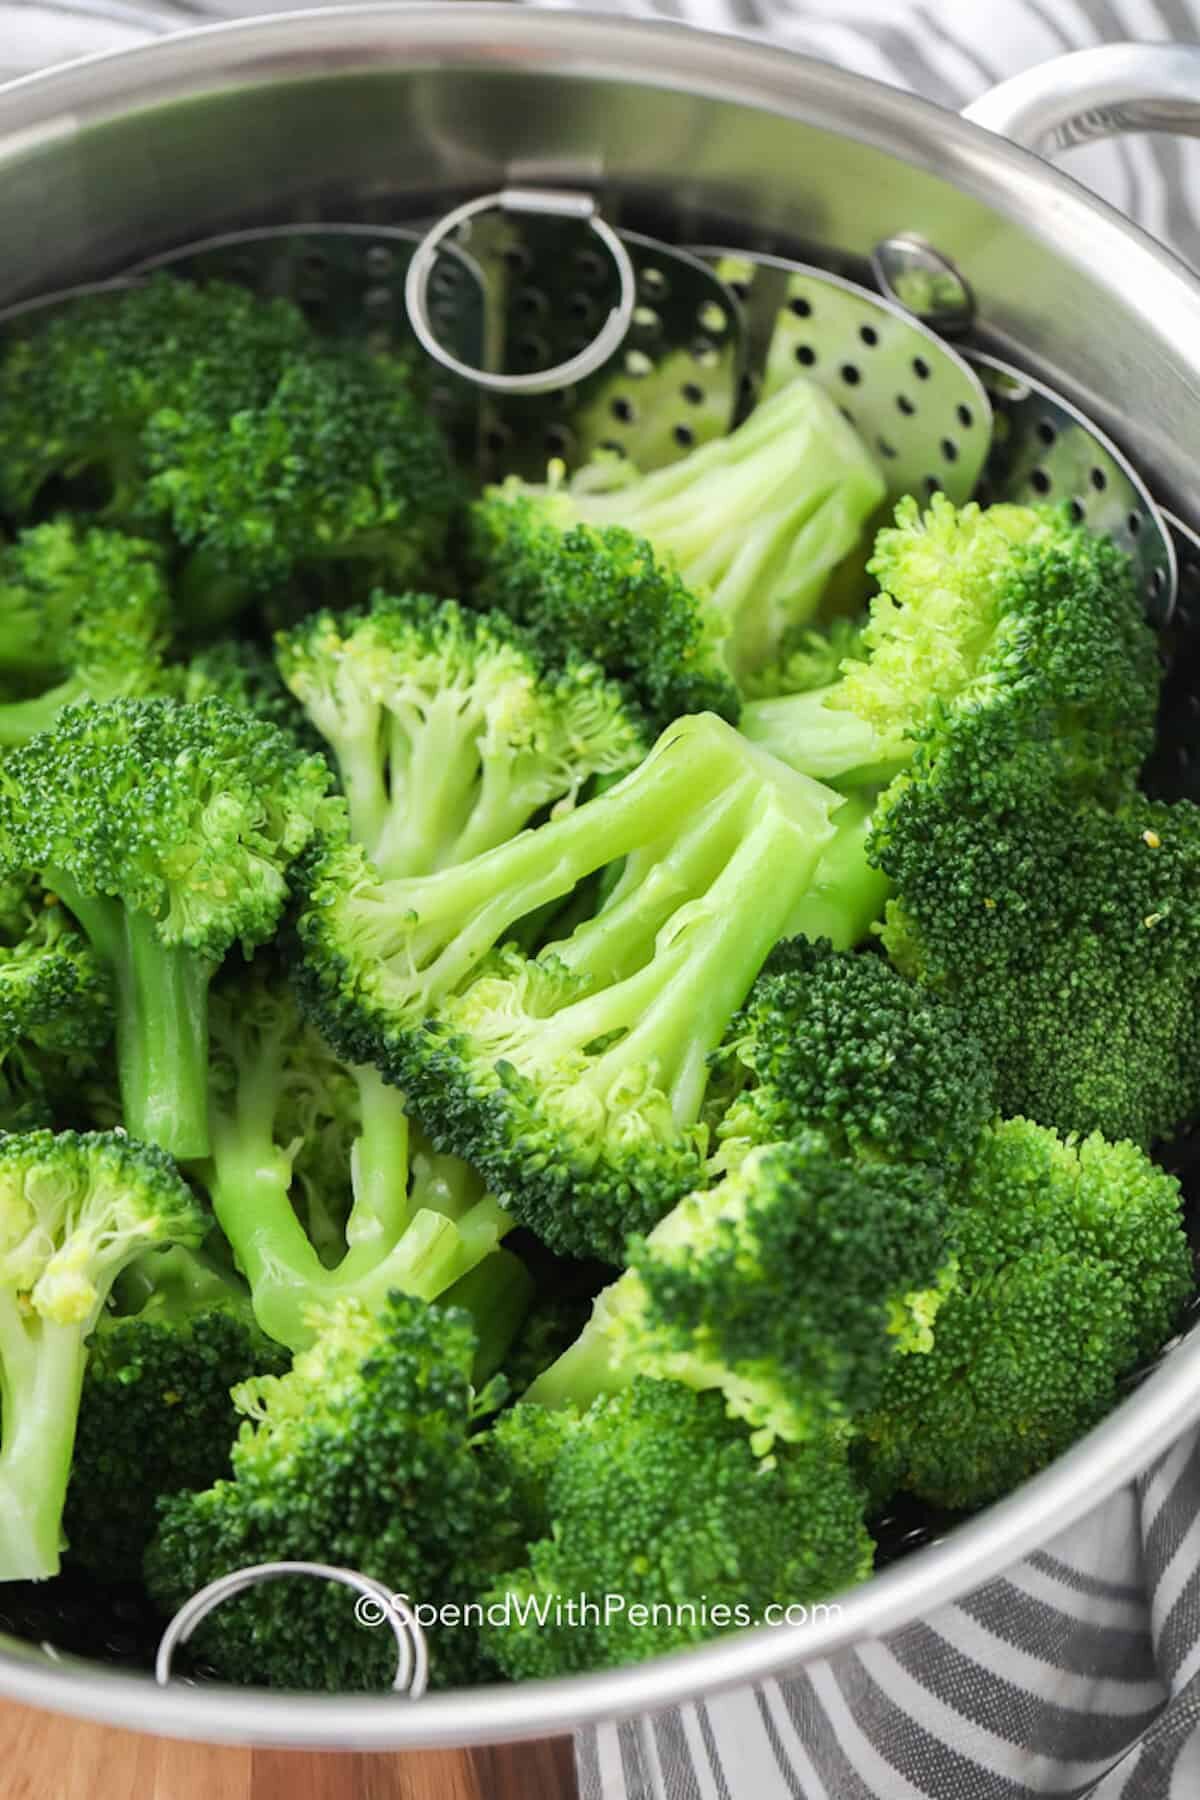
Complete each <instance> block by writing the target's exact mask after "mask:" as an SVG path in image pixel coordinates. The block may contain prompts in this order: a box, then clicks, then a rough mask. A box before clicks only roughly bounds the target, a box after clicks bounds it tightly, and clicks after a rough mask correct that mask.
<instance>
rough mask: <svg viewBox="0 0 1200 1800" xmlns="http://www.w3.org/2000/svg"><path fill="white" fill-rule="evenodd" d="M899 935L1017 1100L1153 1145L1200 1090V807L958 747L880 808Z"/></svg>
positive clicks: (910, 965)
mask: <svg viewBox="0 0 1200 1800" xmlns="http://www.w3.org/2000/svg"><path fill="white" fill-rule="evenodd" d="M871 853H872V855H873V856H875V857H876V858H877V860H878V861H879V862H880V864H881V865H882V867H883V868H884V870H886V872H887V873H888V875H889V876H890V877H891V878H892V881H893V884H894V887H895V898H894V900H893V901H892V903H891V904H890V906H889V908H888V912H887V920H886V925H885V929H884V931H883V942H884V945H885V947H886V948H887V950H888V953H889V954H890V956H891V957H892V960H893V961H894V962H895V963H896V964H897V966H898V967H899V968H900V969H902V970H903V971H904V972H905V973H906V974H908V975H911V976H912V977H914V978H915V979H916V980H917V981H918V982H919V983H920V984H921V985H922V986H923V987H924V988H926V989H927V990H928V991H930V992H931V993H933V994H936V995H938V996H939V997H942V998H945V999H946V1000H948V1001H950V1002H951V1003H953V1005H954V1006H955V1007H956V1008H957V1009H958V1011H959V1012H960V1014H961V1015H962V1016H963V1018H964V1019H965V1020H966V1023H967V1025H968V1026H969V1028H970V1029H971V1030H972V1031H973V1033H974V1034H975V1035H976V1036H977V1037H978V1038H979V1039H980V1040H981V1041H982V1042H983V1044H984V1045H985V1046H986V1048H987V1051H988V1055H989V1057H990V1059H991V1060H992V1062H993V1064H994V1066H995V1069H996V1075H997V1087H998V1097H999V1104H1000V1108H1001V1111H1003V1112H1005V1113H1013V1112H1021V1113H1025V1114H1027V1115H1028V1116H1029V1117H1031V1118H1034V1119H1037V1120H1039V1121H1040V1122H1041V1123H1042V1124H1045V1125H1055V1126H1057V1127H1059V1128H1060V1129H1061V1130H1065V1131H1080V1132H1088V1131H1094V1130H1095V1131H1102V1132H1103V1133H1104V1134H1105V1135H1106V1136H1107V1137H1112V1138H1121V1137H1128V1138H1132V1139H1134V1140H1135V1141H1137V1142H1139V1143H1143V1144H1149V1143H1151V1142H1153V1141H1154V1140H1155V1139H1156V1138H1158V1137H1162V1136H1167V1135H1169V1134H1170V1133H1171V1132H1173V1131H1174V1130H1175V1128H1176V1127H1177V1126H1178V1125H1179V1124H1181V1123H1182V1122H1183V1121H1184V1120H1186V1119H1188V1118H1190V1117H1191V1116H1192V1114H1193V1113H1194V1111H1195V1107H1196V1097H1197V1095H1198V1094H1200V1010H1198V1008H1197V970H1198V968H1200V810H1198V809H1197V808H1196V807H1194V806H1192V805H1191V804H1190V803H1188V802H1186V801H1180V802H1179V803H1177V804H1175V805H1163V804H1160V803H1156V802H1152V801H1149V800H1146V799H1144V798H1142V797H1141V796H1134V797H1133V798H1131V799H1129V800H1128V801H1127V802H1126V803H1125V804H1124V805H1122V806H1120V807H1119V808H1117V809H1116V810H1115V811H1109V810H1107V809H1106V808H1104V807H1102V806H1100V805H1098V804H1096V803H1094V802H1090V801H1079V802H1077V801H1074V800H1072V798H1071V797H1070V796H1069V795H1068V794H1065V793H1063V792H1061V791H1056V790H1054V789H1053V788H1051V787H1049V786H1047V785H1045V784H1041V785H1039V784H1038V783H1036V782H1034V781H1032V780H1029V779H1026V777H1025V774H1024V771H1023V769H1022V766H1021V765H1020V763H1019V762H1018V763H1015V764H1014V763H1011V762H1010V763H1005V764H1001V765H998V766H997V767H995V768H993V769H992V770H990V771H988V772H987V773H986V774H985V775H983V776H982V777H981V776H980V774H979V772H978V771H977V770H976V768H975V766H974V764H973V762H971V761H969V760H968V761H967V762H966V763H965V766H963V765H962V764H960V762H959V760H958V759H957V758H955V757H950V756H946V757H944V758H943V759H942V761H941V763H940V765H939V772H938V775H937V778H936V780H932V781H929V782H925V781H922V780H920V779H916V778H914V779H913V780H912V781H911V782H908V783H905V784H904V786H903V788H902V789H901V790H900V791H899V792H898V793H897V795H896V796H895V798H894V801H893V802H891V803H889V805H888V806H887V807H886V809H884V811H883V812H882V814H881V815H880V816H878V817H877V822H876V830H875V834H874V838H873V842H872V851H871Z"/></svg>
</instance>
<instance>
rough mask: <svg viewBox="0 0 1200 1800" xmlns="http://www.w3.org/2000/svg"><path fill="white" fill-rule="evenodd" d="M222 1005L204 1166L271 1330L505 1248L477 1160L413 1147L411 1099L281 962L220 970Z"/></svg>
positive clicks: (432, 1293)
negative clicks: (328, 1018)
mask: <svg viewBox="0 0 1200 1800" xmlns="http://www.w3.org/2000/svg"><path fill="white" fill-rule="evenodd" d="M210 1018H211V1025H212V1064H211V1076H210V1081H211V1099H210V1109H209V1118H210V1125H211V1138H212V1154H211V1158H210V1160H209V1161H208V1163H207V1164H205V1165H202V1166H201V1167H200V1168H199V1170H198V1173H199V1174H200V1176H201V1179H202V1180H203V1181H204V1182H205V1184H206V1185H207V1187H208V1189H209V1192H210V1194H211V1197H212V1202H213V1208H214V1210H215V1212H216V1215H217V1218H218V1220H219V1222H220V1224H221V1226H222V1229H223V1230H224V1232H225V1235H226V1237H227V1238H228V1240H229V1242H230V1244H231V1245H232V1246H233V1249H234V1252H235V1254H236V1256H237V1258H238V1261H239V1263H240V1265H241V1268H242V1271H243V1273H244V1274H245V1276H246V1278H247V1280H248V1281H249V1283H250V1290H251V1294H252V1297H253V1304H254V1312H255V1316H256V1318H257V1319H258V1322H259V1324H260V1325H261V1327H262V1329H263V1330H264V1331H265V1332H267V1333H268V1334H269V1335H270V1336H271V1337H273V1338H275V1339H276V1340H277V1341H278V1342H279V1343H282V1344H287V1345H289V1346H290V1347H291V1348H292V1349H301V1348H303V1347H304V1346H305V1345H306V1344H307V1343H308V1342H309V1341H310V1338H311V1327H310V1324H309V1319H310V1315H311V1314H312V1312H313V1309H314V1307H318V1306H326V1305H329V1304H331V1303H332V1302H333V1301H334V1300H336V1299H338V1298H339V1297H342V1296H345V1295H353V1296H356V1297H357V1298H359V1299H361V1300H362V1301H363V1302H364V1303H365V1304H366V1305H368V1306H376V1305H379V1304H381V1303H382V1302H383V1300H384V1299H385V1298H386V1296H387V1295H388V1293H389V1292H391V1291H392V1290H393V1289H399V1290H402V1291H403V1292H405V1293H410V1294H419V1295H421V1296H422V1297H423V1298H425V1299H428V1300H432V1299H435V1298H436V1297H437V1296H438V1295H439V1294H442V1293H444V1292H445V1290H446V1289H447V1288H449V1287H450V1286H451V1285H452V1284H453V1283H454V1282H455V1281H457V1280H458V1278H459V1277H460V1276H462V1275H464V1274H466V1272H467V1271H468V1270H469V1269H471V1268H472V1267H473V1266H474V1265H475V1264H477V1263H478V1262H480V1261H481V1260H482V1259H483V1258H484V1257H486V1256H487V1255H488V1254H489V1253H490V1252H491V1251H493V1250H494V1249H495V1248H496V1245H497V1243H498V1242H499V1240H500V1239H501V1238H502V1237H503V1236H504V1234H505V1232H506V1231H507V1230H508V1229H509V1227H510V1225H511V1220H510V1219H509V1218H508V1217H507V1215H506V1214H505V1213H504V1212H503V1211H502V1210H501V1208H500V1207H499V1206H498V1205H497V1204H496V1202H495V1201H494V1200H492V1199H491V1198H490V1197H489V1196H488V1195H486V1194H484V1192H483V1189H482V1184H481V1183H480V1182H479V1181H478V1180H477V1178H476V1177H475V1176H474V1175H473V1174H472V1172H471V1171H470V1170H469V1169H467V1168H465V1167H464V1165H462V1164H457V1165H452V1161H451V1159H449V1158H437V1157H431V1156H430V1155H428V1153H426V1154H425V1155H421V1154H419V1153H418V1154H416V1155H413V1154H411V1153H410V1125H409V1121H408V1117H407V1114H406V1112H405V1106H404V1100H403V1097H402V1096H401V1095H400V1094H399V1093H397V1091H396V1089H395V1088H393V1087H388V1086H386V1085H385V1083H384V1082H383V1081H382V1080H381V1078H380V1076H379V1074H378V1072H377V1071H376V1070H375V1069H373V1068H371V1067H369V1066H367V1065H363V1064H357V1065H351V1066H347V1065H346V1064H345V1063H343V1062H341V1061H340V1060H339V1059H338V1058H337V1057H336V1056H335V1055H334V1053H333V1052H332V1051H331V1050H330V1049H329V1047H328V1045H327V1044H326V1043H325V1042H324V1040H323V1039H322V1038H321V1036H320V1034H319V1033H318V1032H317V1031H316V1030H315V1029H314V1028H313V1027H312V1026H308V1025H305V1024H304V1023H303V1022H302V1021H301V1019H300V1016H299V1013H298V1011H297V1008H296V1005H295V1002H294V1000H293V998H292V994H291V991H290V989H289V987H288V985H287V983H286V980H285V979H284V978H283V977H282V976H281V974H280V972H279V971H278V970H277V969H275V968H273V967H270V966H269V965H263V966H260V967H258V968H256V969H255V970H253V971H252V972H251V974H250V975H249V976H248V977H247V976H245V975H241V976H240V977H239V976H237V975H236V974H234V973H231V975H230V976H229V977H227V978H225V979H223V980H222V981H220V982H218V983H217V984H216V985H215V986H214V988H213V991H212V997H211V1005H210ZM342 1188H345V1189H346V1190H347V1191H346V1198H345V1206H344V1211H343V1209H342V1206H341V1205H340V1204H339V1202H340V1190H341V1189H342ZM339 1215H340V1217H339Z"/></svg>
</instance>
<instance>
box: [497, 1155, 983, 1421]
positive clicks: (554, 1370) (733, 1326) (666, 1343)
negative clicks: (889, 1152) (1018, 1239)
mask: <svg viewBox="0 0 1200 1800" xmlns="http://www.w3.org/2000/svg"><path fill="white" fill-rule="evenodd" d="M948 1220H949V1204H948V1198H947V1190H946V1187H945V1184H944V1182H943V1179H942V1177H941V1175H940V1172H939V1171H938V1170H936V1169H935V1168H933V1167H922V1166H921V1165H919V1164H914V1165H913V1166H911V1167H906V1166H903V1165H899V1166H896V1165H891V1164H886V1163H881V1162H866V1163H861V1164H857V1165H856V1164H853V1163H850V1162H847V1161H844V1160H842V1159H841V1158H838V1157H835V1156H833V1155H831V1153H830V1151H829V1149H828V1147H827V1146H826V1144H825V1143H824V1141H823V1140H822V1139H821V1138H819V1137H817V1136H812V1137H808V1138H804V1139H800V1140H797V1141H796V1142H794V1143H779V1144H772V1145H767V1146H764V1147H762V1148H760V1149H757V1150H754V1151H752V1152H751V1153H750V1154H749V1155H748V1156H746V1158H745V1160H744V1161H743V1162H742V1164H741V1166H740V1167H739V1168H738V1169H737V1170H736V1172H735V1173H733V1174H731V1175H729V1176H727V1177H726V1178H725V1180H724V1181H722V1182H720V1183H719V1184H718V1185H717V1186H715V1187H712V1188H708V1189H705V1190H702V1191H699V1192H697V1193H693V1194H689V1195H688V1196H687V1197H686V1198H685V1199H683V1200H681V1201H680V1202H679V1204H678V1205H677V1206H676V1207H675V1208H674V1210H673V1211H672V1212H671V1213H669V1214H668V1215H667V1217H666V1218H665V1219H664V1220H663V1221H662V1223H661V1224H660V1225H658V1226H657V1227H656V1228H655V1230H654V1231H652V1232H651V1233H650V1234H649V1236H648V1237H646V1238H644V1239H640V1240H637V1239H635V1240H633V1241H632V1242H631V1243H630V1244H629V1246H628V1251H627V1254H628V1260H629V1268H628V1270H627V1271H626V1273H625V1274H624V1275H623V1276H621V1278H620V1280H619V1281H617V1282H615V1283H614V1284H613V1286H612V1287H610V1288H607V1289H605V1291H604V1292H603V1293H602V1294H601V1295H600V1296H599V1298H598V1299H597V1301H596V1305H595V1308H594V1311H593V1314H592V1317H591V1319H590V1320H589V1322H588V1325H587V1326H586V1328H585V1330H584V1331H583V1333H582V1334H581V1336H580V1337H579V1339H578V1340H577V1341H576V1343H575V1344H573V1345H572V1346H571V1348H570V1349H569V1350H568V1351H567V1352H566V1353H565V1355H564V1356H562V1357H560V1359H559V1361H558V1362H557V1363H556V1364H554V1365H553V1366H552V1367H551V1368H550V1369H549V1370H548V1371H547V1372H546V1374H545V1375H543V1376H541V1377H540V1378H539V1379H538V1380H537V1381H535V1382H534V1384H533V1386H532V1387H531V1388H530V1389H529V1395H528V1398H529V1399H530V1400H531V1401H532V1402H534V1403H536V1404H539V1405H547V1406H557V1405H562V1404H564V1403H571V1402H573V1403H575V1404H581V1405H586V1404H587V1403H588V1402H589V1401H590V1400H591V1399H592V1398H593V1397H594V1396H596V1395H597V1394H602V1393H606V1392H610V1391H612V1390H614V1389H618V1388H620V1387H622V1386H624V1385H626V1384H627V1383H628V1382H629V1381H631V1380H632V1379H633V1378H634V1377H635V1376H636V1375H638V1374H647V1375H656V1376H664V1377H671V1378H672V1379H675V1380H679V1381H683V1382H686V1383H688V1384H689V1385H690V1386H692V1387H695V1388H699V1389H704V1388H717V1389H719V1390H720V1392H721V1393H722V1394H723V1395H724V1397H725V1401H726V1404H727V1406H728V1408H729V1410H730V1412H731V1413H732V1414H733V1415H735V1416H736V1417H738V1418H741V1419H744V1420H745V1421H746V1422H747V1423H748V1424H749V1425H750V1426H752V1427H753V1429H754V1433H755V1436H754V1439H753V1441H754V1444H755V1447H756V1448H757V1449H760V1450H765V1449H766V1448H768V1447H769V1446H770V1444H771V1443H772V1441H773V1440H774V1439H775V1438H781V1439H783V1440H784V1441H785V1442H793V1443H799V1442H803V1441H804V1440H805V1439H807V1438H809V1437H812V1436H814V1435H818V1436H819V1435H821V1434H822V1433H823V1432H825V1431H828V1430H830V1429H834V1430H845V1429H846V1428H847V1425H848V1422H849V1421H850V1420H851V1419H852V1418H853V1417H854V1415H855V1414H856V1413H857V1412H859V1411H861V1410H863V1409H864V1408H865V1407H866V1406H868V1405H869V1404H870V1403H871V1400H872V1397H873V1396H874V1395H876V1394H877V1393H878V1391H879V1386H880V1382H881V1379H882V1377H883V1373H884V1370H885V1369H886V1367H887V1366H888V1364H889V1362H890V1361H891V1359H892V1357H893V1356H894V1355H895V1354H896V1352H897V1350H898V1348H900V1347H904V1346H911V1345H918V1344H922V1343H927V1342H928V1341H929V1330H930V1325H931V1323H932V1322H933V1320H934V1318H935V1317H936V1314H937V1311H938V1307H939V1305H940V1303H941V1298H942V1287H943V1283H944V1280H945V1276H946V1271H947V1268H948V1266H949V1258H950V1252H951V1244H950V1238H949V1228H948Z"/></svg>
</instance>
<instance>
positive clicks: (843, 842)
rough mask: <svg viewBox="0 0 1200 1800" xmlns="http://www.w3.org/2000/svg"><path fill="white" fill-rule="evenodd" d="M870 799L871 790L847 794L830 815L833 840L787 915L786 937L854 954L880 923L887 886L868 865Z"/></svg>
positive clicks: (872, 803) (872, 805)
mask: <svg viewBox="0 0 1200 1800" xmlns="http://www.w3.org/2000/svg"><path fill="white" fill-rule="evenodd" d="M875 799H876V795H875V793H874V791H870V792H868V793H861V794H859V793H855V794H851V795H850V797H849V798H848V799H847V801H846V803H845V805H844V806H839V808H838V810H837V812H836V813H835V814H834V815H833V831H834V836H833V842H832V843H831V844H829V845H827V847H826V850H825V854H824V855H823V856H822V858H821V860H820V862H819V863H818V864H817V872H816V874H815V875H814V876H813V879H812V882H811V884H810V886H809V888H808V891H807V892H806V893H805V895H804V897H803V899H802V900H801V901H800V903H799V905H798V906H797V907H796V908H795V910H794V911H793V912H792V914H791V916H790V917H789V919H788V923H787V927H786V929H785V931H784V933H783V935H784V936H785V937H806V938H810V939H812V940H813V941H814V942H815V941H816V939H817V938H828V939H829V941H830V943H831V944H832V945H833V947H834V949H835V950H853V949H855V948H856V947H857V946H858V945H859V944H861V943H862V942H863V940H864V938H866V937H867V935H868V933H869V932H870V930H871V927H872V925H874V924H876V922H877V921H878V920H880V919H882V917H883V909H884V905H885V903H886V901H887V898H888V896H889V894H890V893H891V891H892V884H891V882H890V881H889V880H888V878H887V876H886V875H885V874H884V873H883V872H882V870H880V869H876V868H873V867H872V866H871V864H870V863H869V862H868V861H867V851H866V845H867V839H868V838H869V837H870V835H871V826H872V823H873V821H874V816H875Z"/></svg>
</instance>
